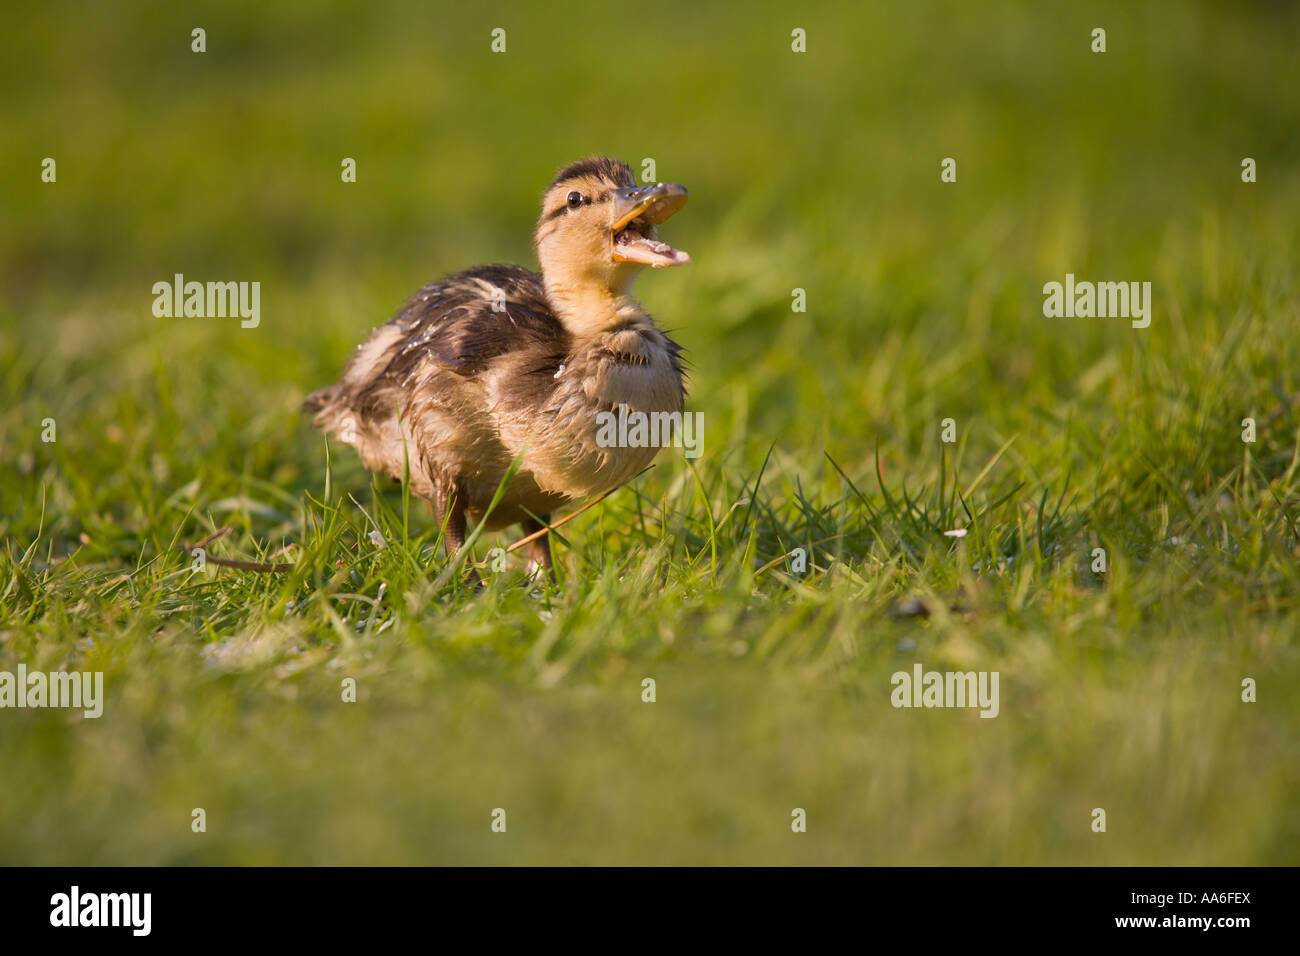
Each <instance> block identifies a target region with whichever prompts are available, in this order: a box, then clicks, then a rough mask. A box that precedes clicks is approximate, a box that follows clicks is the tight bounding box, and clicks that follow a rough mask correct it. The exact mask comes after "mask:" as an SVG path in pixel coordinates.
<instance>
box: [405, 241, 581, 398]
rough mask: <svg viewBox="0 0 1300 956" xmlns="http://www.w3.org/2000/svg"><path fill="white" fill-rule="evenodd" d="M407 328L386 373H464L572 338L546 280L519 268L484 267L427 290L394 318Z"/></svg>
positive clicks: (559, 347) (468, 374)
mask: <svg viewBox="0 0 1300 956" xmlns="http://www.w3.org/2000/svg"><path fill="white" fill-rule="evenodd" d="M391 324H393V325H396V326H397V327H398V328H400V329H401V330H402V337H401V340H400V343H399V345H398V348H396V349H395V350H394V352H393V355H392V357H391V359H390V360H389V362H388V365H387V367H386V368H385V370H384V372H385V376H386V377H389V378H393V379H399V380H402V381H406V380H407V379H408V377H409V376H410V375H411V374H412V373H416V374H427V373H428V371H429V370H430V367H433V368H437V369H441V370H446V371H449V372H454V373H455V374H457V375H460V376H464V377H467V378H468V377H473V376H476V375H479V374H480V373H482V372H483V371H484V370H485V369H486V368H487V367H488V365H489V364H490V363H491V362H492V360H493V359H495V358H498V357H499V356H501V355H504V354H506V353H509V352H522V351H525V350H536V349H542V350H544V351H545V350H558V352H559V354H562V353H563V351H564V348H563V346H564V343H565V342H566V340H567V335H566V333H565V331H564V328H563V326H561V325H560V322H559V320H558V319H557V318H556V317H555V315H554V313H553V312H552V311H551V309H550V306H549V305H548V304H547V302H546V293H545V287H544V286H543V285H542V277H541V276H540V275H538V274H537V273H535V272H530V271H529V270H527V269H522V268H520V267H518V266H500V265H493V266H479V267H477V268H474V269H470V270H468V271H466V272H461V273H459V274H457V275H454V276H451V277H449V278H447V279H444V280H442V281H441V282H437V283H434V284H433V285H431V286H428V287H426V288H424V289H421V290H420V291H419V292H417V293H416V294H415V295H414V296H412V297H411V299H410V301H408V302H407V303H406V306H405V307H404V308H403V309H402V311H401V312H400V313H398V315H397V316H396V317H395V318H394V319H393V320H392V323H391Z"/></svg>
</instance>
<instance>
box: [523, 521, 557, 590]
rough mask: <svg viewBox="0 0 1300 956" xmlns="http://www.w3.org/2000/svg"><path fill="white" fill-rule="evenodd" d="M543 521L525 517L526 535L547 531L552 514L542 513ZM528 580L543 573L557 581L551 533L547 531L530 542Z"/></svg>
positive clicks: (552, 580) (553, 581) (552, 581)
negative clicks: (552, 559)
mask: <svg viewBox="0 0 1300 956" xmlns="http://www.w3.org/2000/svg"><path fill="white" fill-rule="evenodd" d="M541 519H542V520H541V521H534V520H533V519H532V518H525V519H524V521H523V526H524V534H525V536H527V535H530V534H536V533H537V532H538V531H545V529H546V528H547V527H548V526H549V525H550V523H551V516H550V515H542V516H541ZM527 573H528V580H529V581H536V580H537V578H538V577H540V576H541V575H542V574H543V573H544V574H545V575H546V577H548V578H549V579H550V581H551V583H552V584H554V583H555V566H554V564H553V562H552V561H551V533H550V532H549V531H545V533H544V534H542V535H541V536H539V537H538V538H536V539H534V540H532V541H530V542H528V566H527Z"/></svg>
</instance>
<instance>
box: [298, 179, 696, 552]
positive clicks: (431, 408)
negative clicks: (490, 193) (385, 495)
mask: <svg viewBox="0 0 1300 956" xmlns="http://www.w3.org/2000/svg"><path fill="white" fill-rule="evenodd" d="M685 201H686V190H685V189H683V188H682V187H681V186H677V185H671V184H668V185H665V184H656V185H652V186H640V187H638V186H637V184H636V180H635V178H634V177H633V175H632V170H631V169H630V168H629V167H628V166H627V164H625V163H621V162H618V161H616V160H611V159H605V158H596V159H589V160H582V161H579V162H577V163H574V164H572V165H570V166H568V167H566V168H565V169H563V170H561V172H560V173H559V174H558V175H557V176H556V177H555V179H554V180H553V181H552V182H551V184H550V186H549V187H548V188H547V190H546V194H545V196H544V197H543V200H542V212H541V217H540V219H539V221H538V224H537V231H536V236H535V247H536V250H537V256H538V261H539V262H540V264H541V272H540V273H536V272H530V271H529V270H527V269H523V268H520V267H518V266H509V265H490V266H478V267H475V268H473V269H469V270H466V271H465V272H461V273H459V274H457V275H453V276H449V277H448V278H445V279H442V280H440V281H438V282H434V283H433V284H431V285H428V286H426V287H425V288H423V289H422V290H420V291H419V292H417V293H416V294H415V295H414V296H413V297H412V298H411V299H410V300H409V301H408V302H407V303H406V305H405V306H404V307H403V308H402V310H401V311H400V312H399V313H398V314H397V315H396V316H395V317H394V318H393V319H392V320H391V321H389V322H388V323H387V324H386V325H382V326H380V327H379V328H377V329H376V330H375V331H374V332H373V333H372V334H371V337H370V340H369V341H368V342H366V343H365V344H363V345H361V346H358V349H357V352H356V354H355V355H353V357H352V359H351V361H349V362H348V364H347V367H346V368H345V369H344V371H343V376H342V378H341V379H340V380H339V382H338V384H336V385H332V386H330V387H329V388H325V389H321V390H320V391H318V392H316V393H314V394H313V395H311V396H310V397H309V398H308V399H307V400H306V402H305V405H306V406H307V407H309V408H312V409H314V410H315V411H316V416H315V418H314V422H315V424H316V425H317V426H318V427H319V428H321V429H323V430H324V431H326V432H327V433H330V434H333V435H336V436H337V437H339V438H340V439H341V440H342V441H344V442H346V443H348V444H350V445H352V446H353V447H354V448H356V449H357V451H358V452H360V453H361V457H362V460H363V461H364V462H365V464H366V467H368V468H370V469H373V470H375V471H383V472H387V473H388V474H390V475H392V476H393V477H395V478H397V479H399V480H400V479H401V477H402V475H403V473H404V462H405V461H406V460H407V459H408V458H409V462H410V476H411V490H412V492H413V493H414V494H417V495H419V496H420V497H422V498H424V499H425V500H426V501H428V502H429V505H430V508H431V510H432V511H433V513H434V514H435V516H436V517H437V518H438V519H439V520H440V521H442V522H443V525H444V527H445V535H444V541H445V542H446V546H447V553H448V556H451V555H454V554H455V552H456V551H457V550H458V549H459V548H460V547H461V546H462V545H463V544H464V541H465V532H466V526H467V520H472V521H475V522H477V521H479V520H481V519H482V517H483V514H484V512H485V511H486V509H487V508H488V506H489V504H490V503H491V501H492V498H493V496H494V495H495V494H496V491H497V488H498V486H499V485H500V483H501V481H502V479H503V478H504V476H505V475H506V473H507V471H508V469H509V468H510V465H511V463H512V462H513V461H514V459H515V458H516V456H519V455H520V454H521V453H522V460H521V464H520V467H519V470H518V471H517V473H516V474H515V476H514V479H513V480H512V482H511V483H510V485H509V487H508V489H507V490H506V492H505V496H504V497H503V499H502V500H501V501H500V502H499V503H498V504H497V507H496V508H495V509H494V510H493V511H492V513H491V515H490V516H489V517H488V529H497V528H502V527H506V526H508V525H512V524H516V523H522V524H523V525H524V527H525V529H526V530H527V531H529V532H533V531H536V530H539V529H541V528H543V527H545V526H546V524H547V523H549V522H550V515H551V513H552V512H553V511H554V510H555V509H556V508H558V507H560V506H562V505H564V504H566V503H568V502H571V501H575V500H578V499H582V498H587V497H590V496H593V495H598V494H602V493H604V492H606V491H609V490H612V489H614V488H617V487H619V486H620V485H622V484H624V483H626V482H627V481H628V480H630V479H631V478H632V477H634V476H635V475H636V474H638V473H639V472H640V471H641V470H642V469H644V468H645V467H646V466H647V465H648V464H649V463H650V461H651V459H653V458H654V455H655V453H656V451H657V449H655V448H618V447H600V445H598V443H597V432H598V419H597V416H598V414H599V413H601V412H612V411H615V410H616V409H617V408H618V406H619V405H620V404H622V405H626V406H628V409H629V411H642V412H645V413H653V412H669V413H672V412H681V411H682V409H683V405H684V401H685V387H684V381H683V375H682V365H681V362H680V360H679V353H680V351H681V350H680V348H679V347H678V346H677V344H676V343H675V342H673V340H672V339H670V338H669V337H668V336H667V335H665V334H664V333H663V332H661V331H660V330H659V328H658V327H657V326H656V325H655V323H654V320H653V319H651V317H650V316H649V315H648V314H646V312H645V311H644V310H643V309H642V308H641V306H640V304H639V303H637V302H636V300H635V299H633V298H632V296H631V287H632V282H633V280H634V279H635V277H636V274H637V273H638V272H640V270H641V269H642V268H643V267H644V266H646V265H650V266H653V267H656V268H657V267H661V266H673V265H680V264H683V263H685V262H689V261H690V257H689V256H687V255H686V254H685V253H683V252H679V251H678V250H676V249H673V248H672V247H671V246H667V245H665V244H664V243H661V242H659V241H658V240H657V235H656V228H657V223H659V222H662V221H663V220H665V219H667V218H668V217H669V216H671V215H672V214H673V213H675V212H676V211H677V210H678V209H679V208H681V206H682V204H683V203H684V202H685ZM548 537H549V536H548V535H542V536H541V537H540V538H539V539H537V541H535V542H534V543H533V545H532V548H531V551H530V556H531V557H532V559H533V561H534V562H535V563H537V564H539V565H540V566H542V567H544V568H546V569H547V570H548V571H549V570H550V568H551V554H550V545H549V541H548Z"/></svg>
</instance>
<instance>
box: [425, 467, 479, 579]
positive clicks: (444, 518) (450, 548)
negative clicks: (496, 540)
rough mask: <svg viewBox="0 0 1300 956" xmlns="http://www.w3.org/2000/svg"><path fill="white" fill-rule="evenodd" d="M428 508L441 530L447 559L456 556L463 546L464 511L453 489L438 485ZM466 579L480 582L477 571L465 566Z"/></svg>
mask: <svg viewBox="0 0 1300 956" xmlns="http://www.w3.org/2000/svg"><path fill="white" fill-rule="evenodd" d="M429 510H430V511H431V512H432V513H433V516H434V517H435V518H437V519H438V520H439V522H440V523H441V527H442V529H443V532H442V544H443V547H444V548H446V549H447V560H449V561H450V560H452V559H454V558H455V557H456V554H457V552H459V551H460V549H461V548H463V547H465V511H464V509H463V508H461V506H460V501H459V499H458V498H457V495H456V493H455V492H454V491H452V490H449V489H447V488H443V487H439V488H437V489H436V491H435V493H434V500H433V501H430V502H429ZM465 578H466V580H468V581H469V582H470V583H471V584H480V585H481V584H482V583H483V582H482V579H480V578H479V576H478V572H477V571H475V570H474V569H473V568H472V567H470V568H467V573H466V574H465Z"/></svg>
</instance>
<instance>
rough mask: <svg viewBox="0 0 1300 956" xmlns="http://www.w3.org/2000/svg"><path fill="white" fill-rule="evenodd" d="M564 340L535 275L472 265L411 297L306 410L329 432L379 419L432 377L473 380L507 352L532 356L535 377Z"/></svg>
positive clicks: (553, 361)
mask: <svg viewBox="0 0 1300 956" xmlns="http://www.w3.org/2000/svg"><path fill="white" fill-rule="evenodd" d="M567 341H568V336H567V333H566V332H565V331H564V328H563V326H562V325H561V324H560V322H559V320H558V319H557V318H556V317H555V315H554V313H552V311H551V309H550V307H549V305H548V304H547V302H546V293H545V287H544V286H543V284H542V278H541V276H540V275H538V274H537V273H535V272H530V271H529V270H527V269H523V268H520V267H519V266H508V265H490V266H478V267H476V268H474V269H469V270H467V271H465V272H461V273H458V274H456V275H453V276H449V277H447V278H446V279H442V280H439V281H438V282H434V283H432V284H430V285H428V286H425V287H424V288H423V289H421V290H420V291H419V292H417V293H416V294H415V295H413V296H412V297H411V298H410V299H409V300H408V301H407V302H406V304H405V305H404V306H403V307H402V309H401V311H400V312H398V314H397V315H396V316H394V317H393V319H392V320H390V321H389V322H388V323H387V324H385V325H382V326H380V327H379V328H377V329H375V331H374V333H373V334H372V335H371V337H370V341H368V342H366V343H365V344H364V345H361V346H360V347H358V349H357V351H356V353H355V354H354V355H353V356H352V358H351V360H350V361H349V362H348V364H347V367H346V368H345V369H344V371H343V375H342V377H341V378H340V379H339V382H338V384H336V385H332V386H330V387H329V388H324V389H321V390H320V391H318V392H315V393H313V394H312V395H311V396H309V397H308V398H307V400H306V401H305V402H304V406H305V407H307V408H311V409H314V410H316V411H317V413H318V414H317V415H316V418H315V423H316V424H317V425H318V426H319V427H322V428H325V429H326V430H327V431H332V430H334V428H333V427H332V426H333V425H334V423H335V422H337V421H341V420H342V419H343V417H344V416H345V415H355V416H359V417H360V418H362V419H370V420H372V421H383V420H386V419H389V418H391V417H392V416H393V415H394V413H395V410H396V408H398V407H404V406H405V405H406V404H407V401H409V399H410V398H411V396H412V395H414V394H415V393H416V391H417V390H418V388H419V387H420V386H421V385H423V384H427V383H428V381H429V379H430V378H431V377H436V376H437V375H439V374H444V373H451V374H452V375H454V376H457V377H460V378H464V379H468V378H474V377H476V376H478V375H480V374H481V373H482V372H483V371H484V370H485V369H487V368H488V366H489V365H490V364H491V362H492V360H493V359H496V358H499V357H500V356H502V355H505V354H507V353H518V354H527V355H529V356H537V357H538V358H537V364H538V365H539V372H541V371H545V368H546V367H549V368H550V369H551V372H552V373H553V372H554V368H555V366H558V364H559V363H560V362H562V361H563V360H564V359H563V357H564V354H565V352H566V351H567Z"/></svg>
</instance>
